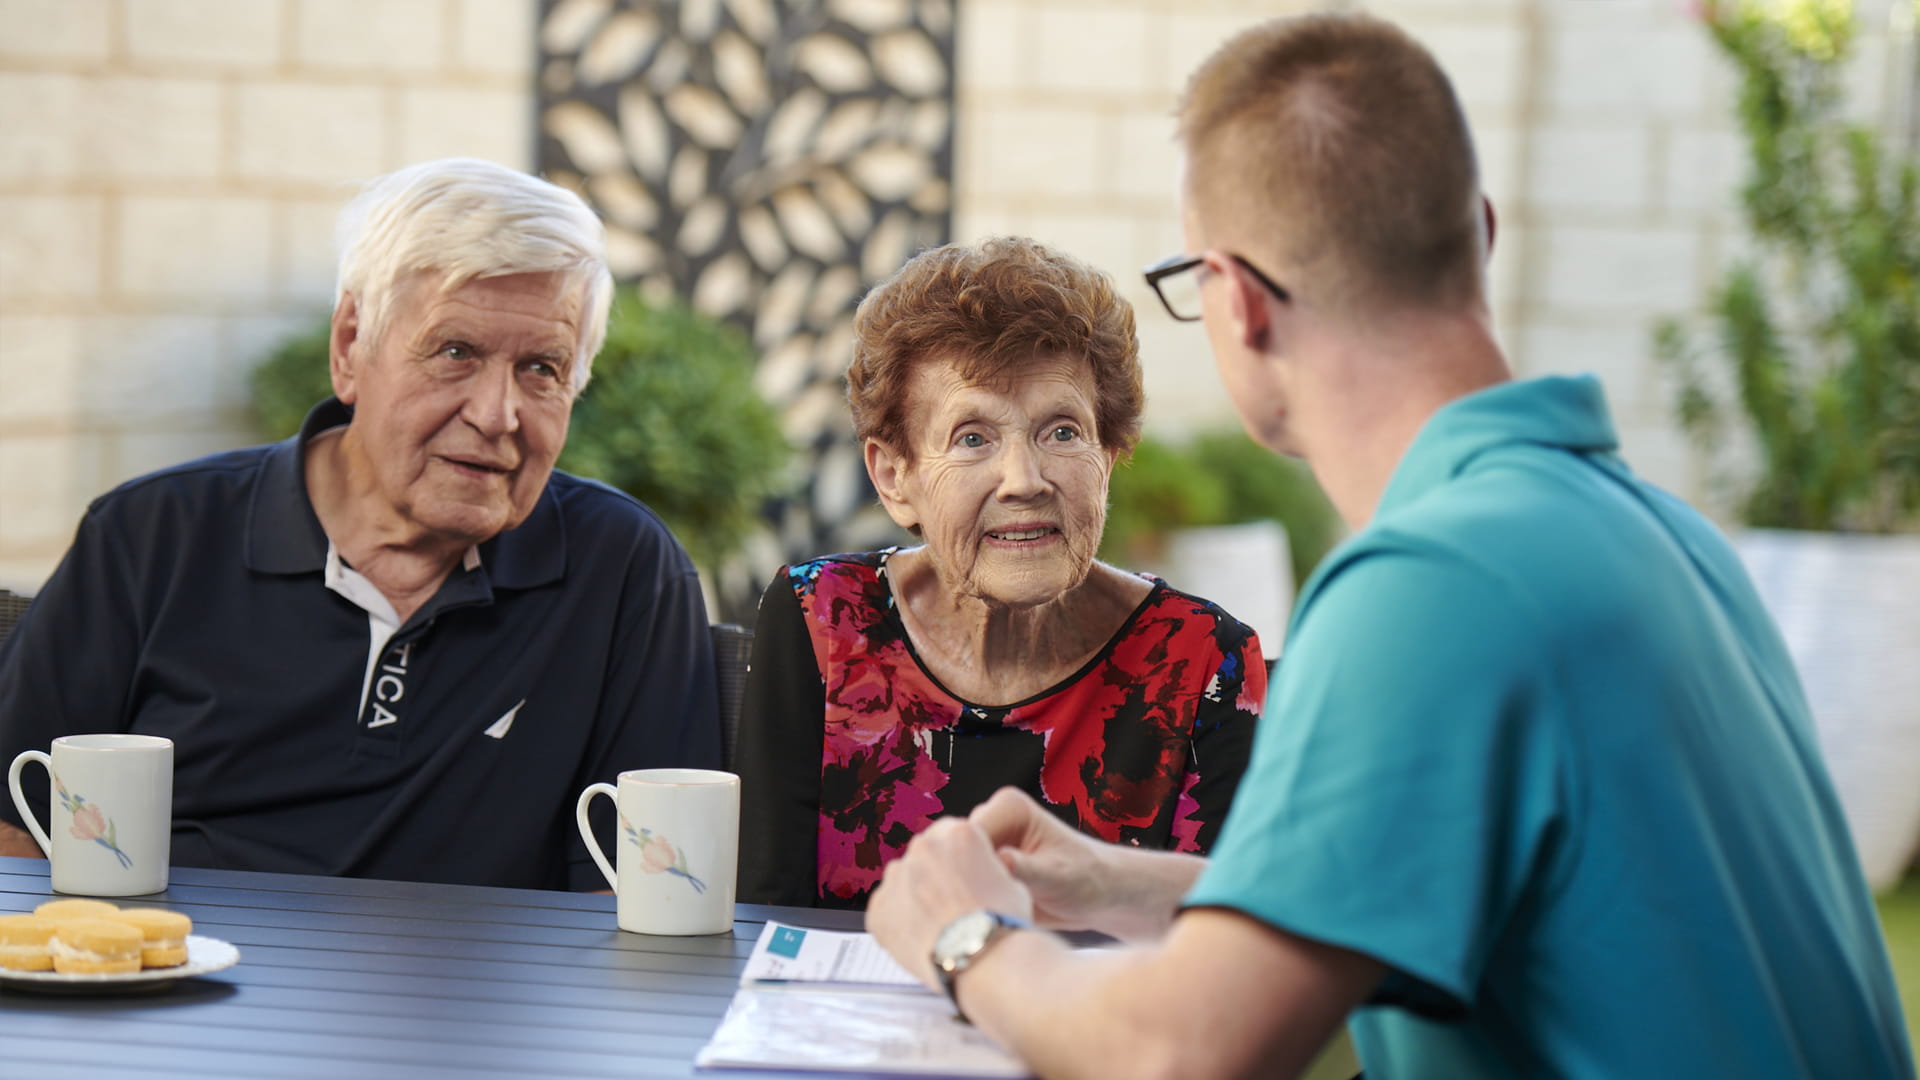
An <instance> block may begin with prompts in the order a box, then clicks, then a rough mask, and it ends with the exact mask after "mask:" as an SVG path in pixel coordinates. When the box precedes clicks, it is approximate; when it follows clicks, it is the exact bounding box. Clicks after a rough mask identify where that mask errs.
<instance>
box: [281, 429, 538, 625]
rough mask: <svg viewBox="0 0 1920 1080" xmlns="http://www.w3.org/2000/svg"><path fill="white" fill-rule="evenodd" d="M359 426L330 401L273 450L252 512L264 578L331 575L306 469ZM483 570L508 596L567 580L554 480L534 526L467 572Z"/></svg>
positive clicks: (469, 561)
mask: <svg viewBox="0 0 1920 1080" xmlns="http://www.w3.org/2000/svg"><path fill="white" fill-rule="evenodd" d="M352 420H353V409H352V407H351V406H348V405H344V404H341V402H340V399H339V398H332V397H330V398H328V399H326V400H325V401H322V402H321V403H320V404H318V405H315V406H314V407H313V410H312V411H311V412H309V413H307V418H306V420H304V421H302V422H301V424H300V432H299V434H297V435H295V436H293V437H292V438H290V439H284V440H282V441H280V442H277V443H274V444H273V445H272V446H269V447H268V448H267V456H266V460H265V462H264V463H263V464H262V465H261V470H260V482H259V483H258V484H256V485H255V486H254V490H253V502H252V505H251V506H250V507H249V508H248V511H247V535H246V538H245V544H244V549H245V552H246V561H247V569H249V570H254V571H257V572H260V573H263V574H319V573H324V572H325V570H326V566H327V551H328V549H329V548H330V547H331V546H332V545H331V543H330V542H329V541H328V539H327V533H326V530H325V529H322V528H321V527H320V518H319V515H317V514H315V513H314V512H313V500H312V499H310V498H308V497H307V474H306V469H305V467H304V466H303V464H302V463H303V462H304V461H305V456H306V448H307V444H308V443H309V442H311V441H312V440H313V438H314V436H316V435H318V434H320V433H321V432H323V431H330V430H332V429H333V428H337V427H339V426H341V425H343V424H347V423H350V422H352ZM476 559H477V562H476ZM481 567H484V568H485V570H486V575H487V577H488V578H489V579H490V584H491V585H492V586H493V587H495V588H504V589H531V588H535V587H537V586H540V585H546V584H549V583H551V582H555V581H559V580H560V579H561V578H563V577H565V576H566V571H567V556H566V527H565V524H564V522H562V520H561V516H560V504H559V502H558V501H557V500H556V499H555V498H554V494H553V483H552V481H551V480H549V481H548V483H547V486H546V487H545V488H544V489H543V490H542V491H541V492H540V501H539V502H537V503H535V504H534V507H533V512H532V513H530V514H528V515H527V520H525V521H523V522H521V523H520V524H519V525H518V526H517V527H515V528H513V529H510V530H508V531H506V532H504V533H501V534H500V535H498V536H496V537H494V538H493V539H491V540H488V541H486V542H485V543H482V544H480V545H479V547H478V549H477V556H476V552H474V551H469V552H468V553H467V558H466V559H465V560H464V561H463V563H462V568H463V569H465V570H468V571H473V570H476V569H480V568H481Z"/></svg>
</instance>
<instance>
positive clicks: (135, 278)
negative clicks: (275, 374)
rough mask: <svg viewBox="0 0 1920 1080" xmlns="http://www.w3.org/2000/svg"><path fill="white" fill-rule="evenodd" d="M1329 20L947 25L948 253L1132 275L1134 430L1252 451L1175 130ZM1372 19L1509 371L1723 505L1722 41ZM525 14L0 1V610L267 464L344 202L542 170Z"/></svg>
mask: <svg viewBox="0 0 1920 1080" xmlns="http://www.w3.org/2000/svg"><path fill="white" fill-rule="evenodd" d="M580 2H581V3H585V4H588V5H591V4H592V3H594V2H596V0H580ZM715 2H718V0H715ZM843 2H844V0H843ZM1316 6H1322V5H1319V4H1314V3H1308V2H1306V0H1261V2H1252V0H958V2H957V13H958V17H959V35H960V37H959V45H958V52H959V56H958V64H959V107H960V109H959V112H960V127H959V132H958V140H957V145H956V151H955V153H956V165H955V172H956V184H955V201H956V217H955V235H956V237H958V238H962V239H972V238H977V237H979V236H981V235H984V234H987V233H994V232H1018V233H1026V234H1029V235H1033V236H1036V237H1039V238H1041V239H1043V240H1046V241H1048V242H1051V243H1056V244H1058V245H1060V246H1061V247H1064V248H1066V249H1067V250H1070V251H1073V252H1075V253H1077V254H1079V255H1081V256H1083V257H1085V258H1088V259H1090V260H1091V261H1093V262H1094V263H1095V264H1097V265H1099V266H1101V267H1103V268H1105V269H1107V270H1108V271H1110V272H1112V273H1113V274H1114V275H1115V276H1116V277H1118V279H1119V280H1120V281H1121V283H1122V285H1123V286H1124V288H1125V289H1126V290H1127V293H1128V295H1129V296H1130V297H1131V298H1132V299H1133V300H1134V301H1135V303H1136V304H1137V305H1139V310H1140V328H1141V335H1142V339H1143V345H1144V351H1145V357H1146V362H1147V368H1148V392H1149V401H1150V406H1149V409H1150V411H1149V416H1148V423H1149V425H1150V430H1154V431H1159V432H1176V433H1177V432H1179V431H1181V430H1191V429H1194V428H1198V427H1201V426H1206V425H1212V424H1223V423H1231V422H1232V420H1231V413H1230V412H1229V411H1228V408H1227V403H1226V401H1225V399H1224V396H1223V395H1222V392H1221V391H1220V388H1219V385H1218V381H1217V379H1216V378H1215V377H1214V376H1213V375H1212V373H1211V372H1212V362H1211V359H1210V358H1209V356H1208V354H1207V351H1206V345H1205V341H1204V338H1203V337H1202V336H1201V334H1200V332H1199V331H1198V330H1197V329H1195V328H1191V327H1187V326H1183V325H1180V324H1176V323H1173V322H1172V321H1171V320H1169V319H1167V318H1166V317H1165V316H1164V315H1163V314H1161V313H1160V312H1159V310H1158V307H1157V305H1154V304H1153V303H1152V302H1151V296H1150V295H1149V294H1148V293H1147V291H1146V289H1145V287H1144V285H1142V284H1141V283H1140V276H1139V268H1140V267H1141V266H1142V265H1144V264H1146V263H1147V262H1150V261H1152V260H1153V259H1155V258H1157V257H1159V256H1161V255H1164V254H1166V253H1169V252H1171V251H1174V250H1176V249H1177V248H1178V247H1179V246H1180V234H1179V228H1178V223H1177V221H1176V219H1175V212H1174V201H1173V189H1174V157H1173V153H1172V147H1171V141H1170V140H1171V137H1172V129H1173V126H1172V120H1171V110H1172V108H1173V104H1174V101H1175V98H1176V96H1177V94H1178V92H1179V89H1180V86H1181V83H1182V81H1183V79H1184V77H1185V75H1186V73H1187V72H1188V71H1189V70H1191V69H1192V67H1193V66H1194V65H1195V64H1196V63H1198V62H1199V60H1200V59H1202V58H1203V57H1204V56H1205V55H1206V54H1207V53H1208V52H1209V51H1210V50H1212V49H1213V48H1214V47H1216V46H1217V45H1218V44H1219V43H1220V42H1221V41H1223V40H1225V38H1227V37H1228V36H1229V35H1231V34H1232V33H1233V32H1234V31H1236V30H1237V29H1239V28H1241V27H1243V26H1245V25H1247V24H1248V23H1250V22H1252V21H1255V20H1257V19H1260V18H1264V17H1268V16H1271V15H1275V14H1281V13H1285V12H1289V11H1299V10H1306V9H1308V8H1310V7H1316ZM1368 7H1369V8H1370V10H1374V11H1376V12H1378V13H1380V14H1383V15H1386V16H1388V17H1390V18H1394V19H1396V20H1399V21H1400V22H1402V23H1403V24H1405V25H1406V26H1408V28H1409V29H1411V30H1412V31H1413V32H1414V33H1415V34H1416V35H1418V36H1420V37H1421V38H1422V39H1423V40H1425V41H1427V42H1428V43H1429V44H1430V45H1431V46H1432V48H1433V49H1434V51H1435V52H1436V53H1437V54H1438V56H1439V57H1440V59H1441V61H1442V63H1443V64H1445V65H1446V66H1447V67H1448V69H1449V71H1450V72H1451V74H1452V75H1453V77H1454V79H1455V82H1456V84H1457V85H1458V87H1459V89H1460V93H1461V96H1462V99H1463V100H1464V102H1465V104H1466V106H1467V109H1468V112H1469V114H1470V116H1471V118H1472V120H1473V123H1474V125H1475V128H1476V131H1477V132H1478V135H1479V139H1480V151H1481V157H1482V167H1483V172H1484V174H1485V180H1486V186H1487V188H1488V191H1489V192H1490V193H1491V195H1492V196H1493V198H1494V201H1495V203H1496V205H1497V206H1498V207H1499V208H1500V214H1501V223H1502V224H1501V231H1500V239H1499V243H1498V245H1497V249H1496V252H1495V257H1494V264H1493V267H1492V278H1493V284H1494V299H1495V304H1496V310H1497V311H1498V312H1499V321H1500V329H1501V334H1502V337H1503V339H1504V340H1505V342H1506V344H1507V346H1508V348H1509V350H1510V352H1511V353H1512V355H1513V357H1514V359H1515V362H1516V364H1517V366H1518V367H1519V368H1520V370H1521V371H1522V372H1524V373H1541V372H1560V371H1596V372H1598V373H1600V374H1601V375H1602V376H1603V377H1604V378H1605V379H1606V381H1607V384H1608V387H1609V390H1610V393H1611V395H1612V398H1613V402H1614V405H1615V409H1616V415H1617V419H1618V420H1619V422H1620V425H1621V428H1622V434H1623V437H1624V440H1625V449H1626V454H1627V457H1628V459H1629V460H1630V461H1631V462H1632V463H1633V464H1634V465H1635V466H1636V467H1637V468H1638V469H1640V471H1641V472H1643V473H1644V474H1646V475H1649V476H1651V477H1652V478H1654V479H1655V480H1657V481H1659V482H1661V483H1664V484H1666V485H1668V486H1669V487H1672V488H1674V489H1675V490H1677V491H1679V492H1681V493H1682V494H1685V495H1688V496H1690V497H1695V498H1698V497H1700V496H1701V495H1703V494H1704V493H1705V487H1704V481H1705V477H1704V474H1703V470H1702V469H1701V467H1700V464H1699V463H1698V462H1697V461H1696V460H1695V458H1694V456H1693V454H1692V453H1691V452H1690V450H1689V448H1688V447H1687V445H1686V443H1685V441H1684V440H1683V439H1682V437H1681V436H1680V434H1679V433H1678V432H1677V431H1676V430H1675V429H1674V427H1673V425H1672V423H1671V421H1670V411H1669V407H1668V401H1669V393H1668V387H1667V386H1666V385H1665V383H1664V382H1663V380H1662V378H1661V376H1660V373H1659V372H1658V371H1656V370H1655V368H1654V365H1653V361H1652V354H1651V349H1650V348H1649V345H1648V328H1649V326H1650V324H1651V322H1652V320H1653V319H1654V318H1656V317H1657V316H1659V315H1661V314H1665V313H1668V312H1671V311H1676V310H1684V309H1688V308H1691V307H1693V306H1695V305H1696V303H1697V302H1698V300H1699V298H1700V297H1701V296H1703V295H1704V293H1705V290H1706V289H1707V288H1708V287H1709V285H1710V284H1711V283H1712V282H1713V281H1714V280H1716V279H1717V277H1718V273H1719V267H1720V266H1721V265H1722V262H1723V260H1724V259H1725V258H1726V257H1727V256H1728V255H1729V254H1730V253H1732V252H1734V251H1735V250H1737V247H1738V245H1739V243H1740V238H1739V232H1738V229H1737V228H1736V227H1735V222H1734V217H1733V206H1734V203H1733V191H1734V189H1735V186H1736V185H1737V183H1738V180H1739V172H1740V160H1739V145H1738V143H1737V140H1736V137H1735V134H1734V132H1733V129H1732V122H1731V109H1732V103H1731V87H1730V78H1729V76H1728V73H1727V72H1726V71H1724V70H1723V68H1722V66H1721V65H1720V63H1719V62H1718V60H1717V59H1716V58H1715V57H1714V56H1713V55H1712V53H1711V50H1710V47H1709V45H1708V42H1707V41H1706V39H1705V36H1704V35H1703V33H1702V32H1701V31H1700V30H1699V28H1698V27H1696V26H1694V25H1692V24H1691V23H1690V22H1689V21H1688V20H1687V17H1686V15H1685V13H1684V11H1683V10H1682V9H1681V6H1680V3H1679V0H1386V2H1382V3H1377V4H1372V5H1368ZM1860 7H1861V9H1862V13H1863V21H1864V23H1865V25H1866V27H1867V32H1866V34H1865V36H1864V38H1863V40H1862V41H1861V48H1860V62H1859V63H1858V64H1857V65H1856V71H1855V78H1854V80H1853V99H1854V101H1855V102H1856V103H1857V106H1858V108H1859V109H1860V111H1861V115H1862V116H1863V117H1864V118H1867V119H1872V120H1876V121H1878V122H1882V123H1886V124H1888V125H1890V126H1894V125H1901V126H1904V125H1907V124H1910V123H1911V122H1912V121H1911V113H1910V111H1909V112H1907V113H1905V114H1902V113H1901V110H1903V109H1905V110H1911V108H1912V103H1911V101H1910V94H1911V87H1912V85H1913V77H1912V67H1911V65H1912V44H1911V39H1910V38H1903V37H1900V36H1897V35H1893V34H1891V33H1890V32H1889V31H1888V29H1887V28H1888V26H1889V12H1890V8H1889V6H1888V0H1861V3H1860ZM533 8H534V0H0V584H9V583H11V584H15V585H24V586H26V587H29V588H31V587H35V586H37V585H38V583H39V581H40V580H41V579H42V578H44V576H45V574H46V573H47V572H48V571H50V570H51V568H52V566H53V563H54V561H55V560H56V559H57V558H58V557H59V554H60V552H61V551H62V550H63V549H64V547H65V544H66V542H67V539H68V538H69V536H70V535H71V530H72V527H73V523H74V521H75V519H76V517H77V515H78V514H79V513H80V511H81V509H82V508H83V507H84V505H85V503H86V501H87V500H88V499H90V498H92V497H93V496H94V495H96V494H98V493H99V492H101V491H103V490H105V489H106V488H107V487H109V486H110V485H112V484H113V483H115V482H117V481H118V480H120V479H123V478H125V477H128V476H132V475H135V474H137V473H140V472H143V471H146V470H149V469H153V468H157V467H160V466H163V465H166V464H169V463H172V462H175V461H178V460H181V459H184V458H187V457H189V456H192V455H194V454H196V453H200V452H203V451H207V450H212V449H216V448H220V447H225V446H231V445H237V444H241V443H244V442H247V441H250V440H251V438H252V435H251V432H250V431H249V430H248V428H247V424H246V420H245V415H244V410H243V405H244V400H245V388H244V382H243V375H244V372H245V370H246V369H247V367H248V366H249V365H250V364H251V363H252V362H253V361H254V360H255V359H257V358H258V356H259V355H261V353H262V351H263V350H264V349H265V348H266V347H267V346H268V345H269V344H270V343H272V342H275V341H277V340H278V339H279V338H280V337H281V336H282V335H283V334H284V333H285V332H286V331H287V330H288V329H289V328H290V327H293V326H296V325H301V324H303V323H304V322H305V320H307V319H308V318H310V317H311V316H312V315H313V314H314V313H316V312H318V311H321V310H324V308H325V307H326V306H327V304H328V302H329V292H328V290H329V288H330V286H331V281H332V267H331V251H330V235H329V233H330V228H331V219H332V215H333V213H334V211H335V209H336V208H337V207H338V205H339V204H340V202H341V201H342V200H343V198H344V197H345V195H346V193H347V189H346V188H345V187H344V186H343V183H344V182H345V181H348V180H352V179H357V178H362V177H365V176H368V175H370V174H373V173H376V172H380V171H383V170H385V169H388V168H392V167H395V166H398V165H400V164H404V163H406V162H410V161H414V160H419V159H422V158H427V157H434V156H440V155H445V154H455V153H464V154H474V155H477V156H482V157H489V158H493V159H495V160H498V161H502V162H506V163H509V164H516V165H522V166H524V165H525V164H527V163H528V162H529V161H530V159H531V152H530V151H531V145H532V138H533V134H532V133H533V124H532V118H531V116H530V115H529V109H530V105H531V96H530V93H529V83H530V79H531V77H532V71H531V57H532V56H533V53H534V45H533V40H532V35H533V32H534V31H533Z"/></svg>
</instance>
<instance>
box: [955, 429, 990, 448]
mask: <svg viewBox="0 0 1920 1080" xmlns="http://www.w3.org/2000/svg"><path fill="white" fill-rule="evenodd" d="M959 443H960V445H961V446H964V447H966V448H967V449H969V450H978V449H979V448H981V447H983V446H985V445H987V438H986V436H984V435H982V434H980V433H979V432H977V431H969V432H967V433H966V434H965V435H962V436H960V439H959Z"/></svg>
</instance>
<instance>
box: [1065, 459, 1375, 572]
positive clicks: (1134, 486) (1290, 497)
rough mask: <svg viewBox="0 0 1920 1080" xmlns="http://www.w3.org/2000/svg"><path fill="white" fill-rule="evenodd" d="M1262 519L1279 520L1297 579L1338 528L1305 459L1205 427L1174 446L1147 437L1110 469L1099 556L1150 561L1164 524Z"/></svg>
mask: <svg viewBox="0 0 1920 1080" xmlns="http://www.w3.org/2000/svg"><path fill="white" fill-rule="evenodd" d="M1266 520H1273V521H1278V522H1280V523H1281V524H1282V525H1284V526H1286V529H1287V544H1288V547H1289V549H1290V554H1291V555H1292V560H1293V573H1294V583H1295V584H1296V585H1298V584H1299V583H1300V582H1303V581H1305V580H1306V578H1307V575H1308V574H1310V573H1312V572H1313V568H1314V566H1315V565H1317V564H1318V563H1319V562H1320V558H1321V556H1323V555H1325V554H1326V553H1327V551H1328V550H1329V549H1331V548H1332V547H1333V545H1334V544H1335V543H1337V542H1338V541H1339V539H1340V535H1341V532H1342V526H1341V524H1340V519H1339V517H1338V516H1337V515H1336V514H1335V513H1334V510H1333V506H1332V504H1330V503H1328V502H1327V498H1326V496H1325V495H1324V494H1322V493H1321V491H1320V486H1319V485H1318V484H1316V483H1315V482H1314V479H1313V474H1312V473H1310V472H1308V471H1307V469H1306V466H1305V465H1303V464H1301V463H1300V462H1298V461H1295V460H1292V459H1290V458H1283V457H1280V456H1278V455H1276V454H1274V453H1272V452H1271V451H1268V450H1265V449H1263V448H1261V447H1260V446H1257V445H1255V444H1254V442H1253V441H1252V440H1251V439H1249V438H1247V437H1246V435H1245V434H1243V433H1242V432H1240V431H1237V430H1228V431H1215V432H1207V433H1204V434H1201V435H1199V436H1197V437H1195V438H1194V439H1192V440H1191V441H1189V442H1186V443H1182V444H1178V445H1175V444H1171V443H1165V442H1161V441H1159V440H1157V439H1152V438H1146V439H1142V440H1140V445H1139V446H1137V447H1135V448H1134V451H1133V457H1132V458H1131V459H1130V460H1128V461H1124V462H1122V463H1120V464H1119V465H1118V466H1116V467H1115V468H1114V470H1113V479H1112V481H1111V483H1110V484H1109V485H1108V491H1107V530H1106V535H1105V536H1104V537H1103V538H1102V540H1101V546H1100V555H1101V558H1103V559H1105V560H1107V561H1109V562H1112V563H1115V564H1117V565H1120V566H1129V565H1143V564H1152V563H1154V562H1156V561H1157V560H1158V559H1159V557H1160V556H1161V555H1162V554H1163V546H1164V544H1165V540H1166V534H1167V532H1168V531H1169V530H1172V529H1179V528H1195V527H1202V526H1208V525H1236V524H1240V523H1242V522H1249V521H1266Z"/></svg>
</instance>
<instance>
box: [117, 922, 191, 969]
mask: <svg viewBox="0 0 1920 1080" xmlns="http://www.w3.org/2000/svg"><path fill="white" fill-rule="evenodd" d="M113 921H115V922H123V923H126V924H127V925H128V926H131V927H133V928H134V929H136V930H139V931H140V933H141V935H142V936H143V938H144V940H143V941H142V942H141V945H140V964H141V966H142V967H150V968H163V967H178V966H180V965H181V964H184V963H186V962H187V935H188V934H190V933H192V932H193V920H192V919H190V918H188V917H187V916H185V915H182V914H180V913H179V912H177V911H168V910H166V909H164V908H122V909H121V910H120V911H118V912H115V913H114V915H113Z"/></svg>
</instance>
